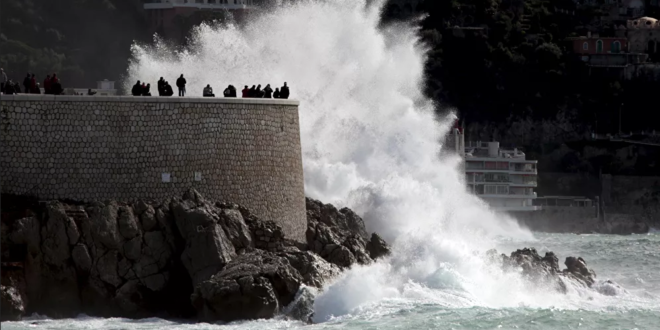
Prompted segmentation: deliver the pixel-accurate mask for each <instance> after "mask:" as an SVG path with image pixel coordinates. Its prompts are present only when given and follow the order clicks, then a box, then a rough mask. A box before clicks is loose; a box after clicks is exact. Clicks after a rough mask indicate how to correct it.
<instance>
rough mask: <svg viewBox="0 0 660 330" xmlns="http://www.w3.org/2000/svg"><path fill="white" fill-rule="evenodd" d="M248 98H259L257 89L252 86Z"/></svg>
mask: <svg viewBox="0 0 660 330" xmlns="http://www.w3.org/2000/svg"><path fill="white" fill-rule="evenodd" d="M248 97H257V87H256V86H254V85H252V87H250V91H249V92H248Z"/></svg>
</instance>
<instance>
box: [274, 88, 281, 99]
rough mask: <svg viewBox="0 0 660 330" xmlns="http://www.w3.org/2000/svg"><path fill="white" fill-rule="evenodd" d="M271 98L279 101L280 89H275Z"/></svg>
mask: <svg viewBox="0 0 660 330" xmlns="http://www.w3.org/2000/svg"><path fill="white" fill-rule="evenodd" d="M273 98H274V99H279V98H280V89H279V88H275V93H273Z"/></svg>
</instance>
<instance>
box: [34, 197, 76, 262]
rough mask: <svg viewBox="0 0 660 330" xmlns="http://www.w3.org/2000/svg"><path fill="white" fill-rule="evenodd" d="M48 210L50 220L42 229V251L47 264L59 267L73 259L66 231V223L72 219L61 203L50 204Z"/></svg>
mask: <svg viewBox="0 0 660 330" xmlns="http://www.w3.org/2000/svg"><path fill="white" fill-rule="evenodd" d="M46 210H47V215H48V219H47V220H46V226H44V227H43V228H42V229H41V237H42V248H41V251H42V252H43V254H44V261H45V262H46V263H48V264H50V265H55V266H57V265H61V264H63V263H64V262H65V261H66V260H67V259H69V258H70V257H71V251H70V248H69V236H68V235H67V231H66V223H67V222H68V221H69V220H70V219H69V217H68V216H67V215H66V212H65V210H64V207H63V205H62V204H60V203H59V202H54V203H49V204H48V205H47V206H46Z"/></svg>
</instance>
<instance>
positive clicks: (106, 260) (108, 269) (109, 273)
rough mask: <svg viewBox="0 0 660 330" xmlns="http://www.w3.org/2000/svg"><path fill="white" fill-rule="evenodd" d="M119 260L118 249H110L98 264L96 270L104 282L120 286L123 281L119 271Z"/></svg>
mask: <svg viewBox="0 0 660 330" xmlns="http://www.w3.org/2000/svg"><path fill="white" fill-rule="evenodd" d="M118 262H119V257H118V252H117V251H108V253H106V254H105V255H103V256H102V257H101V258H100V259H99V261H98V263H97V264H96V270H97V271H98V274H99V277H100V278H101V280H103V282H105V283H108V284H111V285H112V286H115V287H118V286H119V285H120V284H121V283H122V281H121V278H119V274H118V273H117V263H118Z"/></svg>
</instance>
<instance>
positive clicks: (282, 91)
mask: <svg viewBox="0 0 660 330" xmlns="http://www.w3.org/2000/svg"><path fill="white" fill-rule="evenodd" d="M280 98H282V99H288V98H289V86H287V85H286V82H285V83H284V86H282V88H280Z"/></svg>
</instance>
